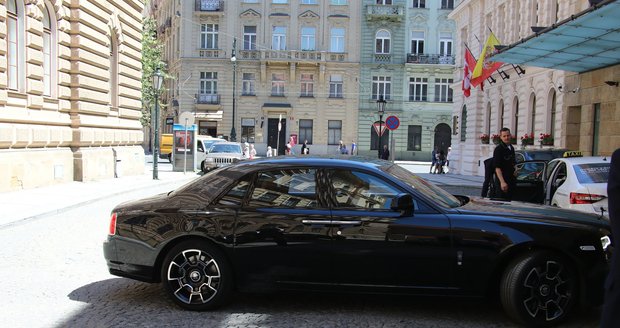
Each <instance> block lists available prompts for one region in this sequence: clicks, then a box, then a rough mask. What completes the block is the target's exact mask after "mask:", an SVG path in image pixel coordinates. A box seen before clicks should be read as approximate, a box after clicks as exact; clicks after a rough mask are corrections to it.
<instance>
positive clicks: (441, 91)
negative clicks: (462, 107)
mask: <svg viewBox="0 0 620 328" xmlns="http://www.w3.org/2000/svg"><path fill="white" fill-rule="evenodd" d="M452 83H453V80H452V79H446V78H437V79H435V102H452V101H453V99H454V97H453V95H452V92H453V91H452V88H450V85H451V84H452Z"/></svg>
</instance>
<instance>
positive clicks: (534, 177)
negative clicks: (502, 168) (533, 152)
mask: <svg viewBox="0 0 620 328" xmlns="http://www.w3.org/2000/svg"><path fill="white" fill-rule="evenodd" d="M544 169H545V163H543V162H526V163H519V164H517V181H521V182H537V181H541V180H542V172H543V170H544Z"/></svg>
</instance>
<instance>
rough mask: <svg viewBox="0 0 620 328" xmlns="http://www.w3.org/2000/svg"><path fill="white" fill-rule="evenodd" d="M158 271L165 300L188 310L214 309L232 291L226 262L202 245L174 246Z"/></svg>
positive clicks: (206, 245) (186, 244) (210, 248)
mask: <svg viewBox="0 0 620 328" xmlns="http://www.w3.org/2000/svg"><path fill="white" fill-rule="evenodd" d="M161 271H162V272H161V280H162V282H163V284H164V287H165V291H166V293H167V294H168V296H169V297H170V298H171V299H172V300H173V301H174V302H175V303H176V304H178V305H180V306H181V307H183V308H185V309H188V310H193V311H201V310H209V309H213V308H215V307H218V306H220V305H222V304H223V303H224V302H225V301H226V300H227V299H228V298H229V297H230V294H231V291H232V284H233V282H232V279H233V278H232V270H231V269H230V266H229V264H228V262H227V260H226V258H225V257H224V255H223V254H222V253H221V252H220V251H219V250H218V249H217V248H215V247H214V246H212V245H210V244H208V243H206V242H201V241H197V240H192V241H186V242H182V243H180V244H179V245H177V246H175V247H174V248H172V249H171V250H170V251H169V252H168V254H167V255H166V258H165V259H164V262H163V266H162V270H161Z"/></svg>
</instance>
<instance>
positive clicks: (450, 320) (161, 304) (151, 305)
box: [59, 278, 598, 327]
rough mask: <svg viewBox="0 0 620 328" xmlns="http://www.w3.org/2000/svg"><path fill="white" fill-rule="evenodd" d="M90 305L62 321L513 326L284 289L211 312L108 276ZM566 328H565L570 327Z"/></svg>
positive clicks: (471, 304) (84, 294)
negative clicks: (187, 306) (184, 305)
mask: <svg viewBox="0 0 620 328" xmlns="http://www.w3.org/2000/svg"><path fill="white" fill-rule="evenodd" d="M68 296H69V298H70V299H71V300H74V301H78V302H83V303H86V304H87V306H85V307H83V308H82V309H81V310H79V311H75V312H73V316H71V317H69V318H66V320H65V322H62V323H61V324H59V326H63V327H64V326H71V327H82V326H93V325H94V326H105V327H110V326H123V327H136V326H204V327H238V326H243V327H293V326H294V327H338V326H339V327H356V326H364V327H375V326H384V327H411V326H416V327H431V326H432V327H516V325H515V324H514V323H513V322H511V321H510V320H509V319H508V318H507V317H506V316H505V315H504V313H503V311H502V309H501V307H500V306H499V305H497V304H491V302H487V301H485V300H470V299H451V298H448V299H446V298H428V297H407V296H386V295H367V294H362V295H358V294H323V293H304V292H281V293H272V294H236V295H235V297H233V300H232V302H231V303H230V304H228V305H226V306H224V307H222V308H220V309H217V310H214V311H209V312H191V311H185V310H182V309H180V308H179V307H177V306H176V305H175V304H174V303H172V301H170V300H169V299H168V298H167V297H166V295H164V293H163V288H162V286H161V285H160V284H147V283H141V282H136V281H133V280H129V279H124V278H113V279H108V280H102V281H98V282H94V283H91V284H88V285H85V286H83V287H80V288H78V289H76V290H74V291H73V292H71V293H70V294H69V295H68ZM597 319H598V312H596V311H594V312H593V311H589V312H586V313H580V314H579V315H577V316H573V318H572V320H573V321H574V322H572V323H571V324H570V325H569V326H570V327H596V323H597ZM567 327H568V326H567Z"/></svg>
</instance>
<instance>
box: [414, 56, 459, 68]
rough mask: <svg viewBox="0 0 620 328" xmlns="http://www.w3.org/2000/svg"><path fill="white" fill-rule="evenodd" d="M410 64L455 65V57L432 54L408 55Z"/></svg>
mask: <svg viewBox="0 0 620 328" xmlns="http://www.w3.org/2000/svg"><path fill="white" fill-rule="evenodd" d="M407 63H409V64H439V65H454V56H444V55H430V54H407Z"/></svg>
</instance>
